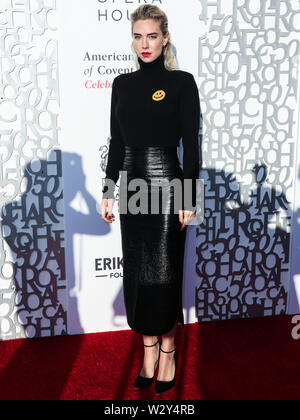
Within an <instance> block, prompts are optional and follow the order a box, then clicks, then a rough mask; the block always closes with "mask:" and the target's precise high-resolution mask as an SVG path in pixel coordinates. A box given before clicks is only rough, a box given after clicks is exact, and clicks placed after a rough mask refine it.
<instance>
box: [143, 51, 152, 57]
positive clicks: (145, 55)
mask: <svg viewBox="0 0 300 420" xmlns="http://www.w3.org/2000/svg"><path fill="white" fill-rule="evenodd" d="M150 55H151V53H146V52H145V53H142V56H143V57H150Z"/></svg>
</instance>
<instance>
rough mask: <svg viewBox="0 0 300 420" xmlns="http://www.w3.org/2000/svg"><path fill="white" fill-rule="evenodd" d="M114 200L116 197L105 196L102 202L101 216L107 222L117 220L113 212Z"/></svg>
mask: <svg viewBox="0 0 300 420" xmlns="http://www.w3.org/2000/svg"><path fill="white" fill-rule="evenodd" d="M114 201H115V199H114V198H103V199H102V202H101V217H102V219H103V220H105V222H107V223H112V222H114V221H115V216H114V214H113V212H112V209H113V206H114Z"/></svg>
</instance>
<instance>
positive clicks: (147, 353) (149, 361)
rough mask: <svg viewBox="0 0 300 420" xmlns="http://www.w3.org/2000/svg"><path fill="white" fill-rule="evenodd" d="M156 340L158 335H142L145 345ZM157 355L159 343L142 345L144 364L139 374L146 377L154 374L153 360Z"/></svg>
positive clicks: (154, 360)
mask: <svg viewBox="0 0 300 420" xmlns="http://www.w3.org/2000/svg"><path fill="white" fill-rule="evenodd" d="M157 341H158V336H150V335H143V342H144V345H145V346H151V345H152V344H155V343H156V342H157ZM158 356H159V344H157V345H156V346H152V347H144V364H143V369H142V371H141V375H142V376H145V377H146V378H152V376H153V375H154V366H155V362H156V360H157V359H158Z"/></svg>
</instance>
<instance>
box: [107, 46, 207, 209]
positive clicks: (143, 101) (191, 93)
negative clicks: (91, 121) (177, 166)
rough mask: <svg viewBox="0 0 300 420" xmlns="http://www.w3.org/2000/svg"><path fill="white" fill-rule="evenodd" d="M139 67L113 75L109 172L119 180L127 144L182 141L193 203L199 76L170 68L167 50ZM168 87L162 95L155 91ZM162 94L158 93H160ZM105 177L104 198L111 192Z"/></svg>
mask: <svg viewBox="0 0 300 420" xmlns="http://www.w3.org/2000/svg"><path fill="white" fill-rule="evenodd" d="M138 61H139V64H140V69H139V70H137V71H135V72H132V73H126V74H121V75H119V76H117V77H116V78H115V79H114V82H113V87H112V96H111V117H110V131H111V139H110V144H109V153H108V161H107V167H106V178H105V180H106V179H107V178H109V179H111V180H113V181H114V183H115V184H116V183H117V181H118V179H119V171H120V170H122V166H123V160H124V153H125V149H124V146H134V147H141V148H142V147H146V146H179V141H180V139H181V138H182V144H183V162H182V169H183V177H184V179H192V180H193V200H192V201H193V206H195V193H196V179H197V178H198V175H199V170H200V169H201V165H202V161H201V164H200V162H199V147H198V133H199V125H200V100H199V92H198V88H197V85H196V82H195V79H194V77H193V75H192V74H191V73H188V72H186V71H182V70H173V71H168V70H167V69H166V68H165V66H164V54H163V53H162V54H161V55H160V56H159V57H157V58H156V59H155V60H153V61H151V62H149V63H145V62H144V61H143V60H142V59H141V58H138ZM161 90H162V91H164V92H165V97H164V99H162V100H157V101H156V100H154V99H153V94H154V93H155V92H158V91H161ZM158 99H160V96H158ZM106 191H107V187H106V184H105V181H104V184H103V189H102V193H103V198H109V197H113V195H112V192H111V191H107V192H106Z"/></svg>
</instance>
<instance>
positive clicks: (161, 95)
mask: <svg viewBox="0 0 300 420" xmlns="http://www.w3.org/2000/svg"><path fill="white" fill-rule="evenodd" d="M165 97H166V92H165V91H163V90H158V91H156V92H155V93H154V94H153V96H152V99H153V101H157V102H158V101H162V100H163V99H165Z"/></svg>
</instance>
